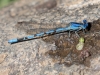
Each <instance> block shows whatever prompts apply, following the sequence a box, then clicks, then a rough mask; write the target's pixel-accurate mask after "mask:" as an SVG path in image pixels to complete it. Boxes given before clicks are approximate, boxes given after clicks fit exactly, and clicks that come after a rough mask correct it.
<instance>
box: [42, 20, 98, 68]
mask: <svg viewBox="0 0 100 75" xmlns="http://www.w3.org/2000/svg"><path fill="white" fill-rule="evenodd" d="M79 35H80V36H81V37H84V39H85V46H84V48H83V49H82V50H81V51H78V50H76V44H78V40H79V37H77V36H76V35H75V34H74V33H72V36H71V37H69V36H68V32H64V33H60V34H55V35H52V36H48V37H46V38H43V40H44V41H45V42H48V43H55V45H56V46H57V50H54V51H53V50H51V51H48V52H47V53H46V55H50V56H51V57H52V59H53V60H55V59H57V60H58V61H59V64H65V65H66V66H71V65H73V64H84V65H85V66H87V67H89V66H90V59H91V58H93V57H95V56H96V55H99V54H100V47H99V46H100V20H97V21H94V22H92V23H89V29H87V31H86V34H84V33H82V31H81V32H80V33H79ZM87 54H88V55H87Z"/></svg>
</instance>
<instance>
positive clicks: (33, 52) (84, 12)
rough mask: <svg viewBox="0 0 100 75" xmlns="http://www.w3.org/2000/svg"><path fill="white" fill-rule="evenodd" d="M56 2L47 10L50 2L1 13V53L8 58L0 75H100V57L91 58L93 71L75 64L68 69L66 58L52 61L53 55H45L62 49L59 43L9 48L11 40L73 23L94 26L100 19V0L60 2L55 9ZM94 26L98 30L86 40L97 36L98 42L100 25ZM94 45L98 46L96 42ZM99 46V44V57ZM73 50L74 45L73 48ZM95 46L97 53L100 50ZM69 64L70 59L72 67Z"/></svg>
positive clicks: (37, 0)
mask: <svg viewBox="0 0 100 75" xmlns="http://www.w3.org/2000/svg"><path fill="white" fill-rule="evenodd" d="M52 1H53V0H52ZM52 1H51V2H50V4H47V5H46V6H45V5H44V4H46V3H48V0H42V1H41V0H20V1H18V2H16V3H14V4H12V5H10V6H8V7H5V8H3V9H1V10H0V53H7V57H6V55H5V56H1V58H0V75H100V56H99V55H97V56H93V57H91V60H90V67H87V66H84V65H83V64H72V65H71V66H70V67H68V66H65V65H64V64H63V63H62V62H63V61H64V60H66V58H65V59H63V60H61V59H60V58H58V57H57V56H55V59H52V58H51V57H50V55H47V54H45V53H46V52H48V51H51V50H53V51H56V49H58V48H57V46H56V44H55V43H48V42H45V41H43V39H35V40H31V41H26V42H21V43H17V44H12V45H11V44H8V42H7V41H8V40H9V39H11V38H16V37H23V36H26V35H28V34H33V33H37V32H38V31H39V32H40V31H42V30H43V31H45V30H48V29H52V28H57V27H64V26H66V25H67V24H68V23H69V22H71V21H76V22H81V21H82V20H83V19H87V20H88V21H89V22H93V21H95V20H98V19H99V18H100V0H56V1H55V2H56V3H54V4H53V7H51V5H52ZM42 6H43V7H42ZM41 7H42V8H41ZM49 7H50V8H49ZM48 8H49V9H48ZM96 22H100V20H98V21H96ZM93 23H94V25H96V26H98V27H97V28H98V29H93V28H91V29H92V32H91V31H90V33H88V34H87V35H86V36H85V37H86V38H87V36H88V35H89V36H94V35H95V36H96V41H98V40H100V39H99V38H100V36H99V35H100V29H99V28H100V23H98V24H95V22H93ZM94 27H95V26H94ZM35 29H38V31H37V30H35ZM94 30H98V32H96V31H94ZM73 36H74V35H73ZM45 38H48V37H45ZM56 38H57V37H56ZM60 38H62V37H60ZM89 39H90V38H89ZM92 39H93V37H92ZM93 42H94V43H95V40H94V41H93ZM90 43H91V40H90ZM99 44H100V43H99V42H96V43H95V45H96V46H97V48H98V49H97V50H98V53H99V52H100V51H99V49H100V45H99ZM72 46H74V45H73V44H71V47H72ZM92 46H93V47H92V48H93V49H94V50H95V48H96V47H95V46H94V45H92ZM93 49H91V50H93ZM94 53H95V52H94ZM62 55H63V54H62ZM94 55H96V54H94ZM5 57H6V59H5ZM60 60H61V61H60ZM69 60H70V58H69V59H68V61H67V62H68V63H70V62H69ZM59 63H62V64H59Z"/></svg>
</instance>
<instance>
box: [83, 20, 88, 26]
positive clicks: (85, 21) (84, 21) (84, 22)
mask: <svg viewBox="0 0 100 75" xmlns="http://www.w3.org/2000/svg"><path fill="white" fill-rule="evenodd" d="M83 25H84V27H85V28H87V27H88V22H87V20H83Z"/></svg>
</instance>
